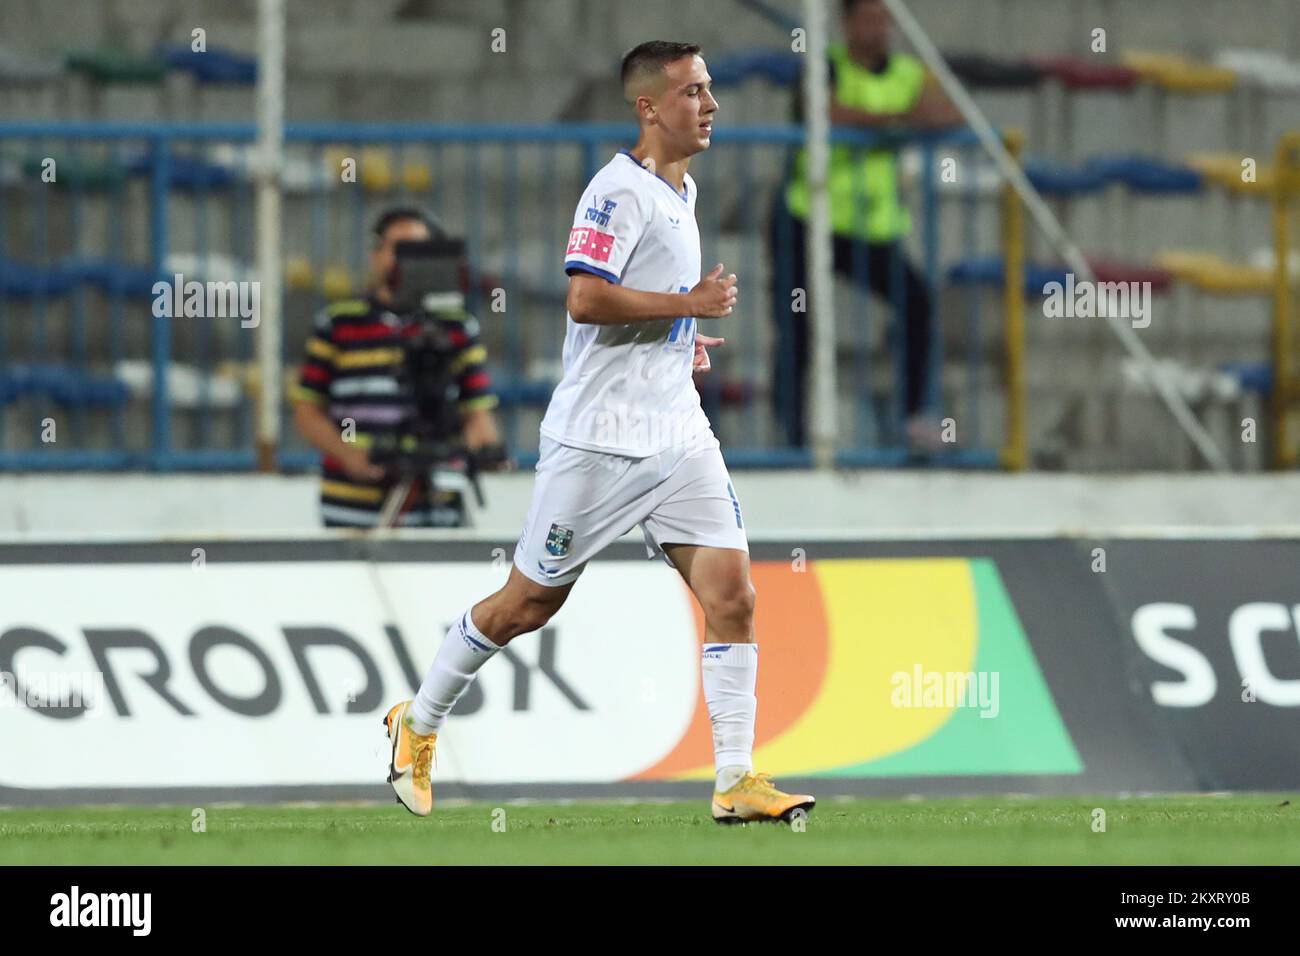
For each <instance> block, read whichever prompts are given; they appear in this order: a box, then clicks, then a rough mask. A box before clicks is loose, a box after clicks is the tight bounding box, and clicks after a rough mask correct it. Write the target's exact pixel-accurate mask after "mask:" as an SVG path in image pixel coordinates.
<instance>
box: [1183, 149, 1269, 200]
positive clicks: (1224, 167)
mask: <svg viewBox="0 0 1300 956" xmlns="http://www.w3.org/2000/svg"><path fill="white" fill-rule="evenodd" d="M1252 158H1254V159H1255V160H1256V162H1257V165H1256V167H1255V178H1254V180H1252V181H1246V180H1243V179H1242V178H1241V174H1242V172H1243V167H1242V165H1241V164H1242V161H1243V160H1244V159H1246V157H1245V156H1239V155H1237V154H1236V153H1193V154H1192V155H1191V156H1189V157H1187V165H1188V166H1190V167H1191V168H1192V169H1194V170H1196V171H1197V172H1198V173H1200V174H1201V175H1202V176H1204V177H1205V179H1206V180H1207V181H1209V182H1211V183H1213V184H1214V185H1216V186H1219V187H1220V188H1222V189H1226V190H1228V191H1229V192H1234V193H1243V194H1252V193H1266V192H1268V191H1269V190H1271V189H1272V188H1273V183H1274V181H1275V179H1276V173H1275V171H1274V169H1273V167H1272V166H1263V165H1258V160H1259V158H1260V157H1258V156H1256V157H1252Z"/></svg>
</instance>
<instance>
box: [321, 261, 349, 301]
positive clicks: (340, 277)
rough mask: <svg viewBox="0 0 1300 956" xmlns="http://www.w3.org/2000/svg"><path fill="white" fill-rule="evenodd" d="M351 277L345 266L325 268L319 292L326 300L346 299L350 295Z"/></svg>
mask: <svg viewBox="0 0 1300 956" xmlns="http://www.w3.org/2000/svg"><path fill="white" fill-rule="evenodd" d="M352 288H353V285H352V277H351V276H350V275H349V274H348V270H347V267H345V266H339V265H334V266H326V267H325V272H324V274H323V275H322V276H321V291H322V292H323V293H325V298H327V299H346V298H349V297H350V296H351V295H352Z"/></svg>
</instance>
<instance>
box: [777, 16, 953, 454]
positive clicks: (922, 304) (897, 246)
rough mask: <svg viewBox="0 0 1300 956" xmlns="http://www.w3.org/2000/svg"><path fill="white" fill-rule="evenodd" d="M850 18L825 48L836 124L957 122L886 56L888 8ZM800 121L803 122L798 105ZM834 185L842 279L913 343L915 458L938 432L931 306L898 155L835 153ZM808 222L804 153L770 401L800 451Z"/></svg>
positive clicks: (785, 238)
mask: <svg viewBox="0 0 1300 956" xmlns="http://www.w3.org/2000/svg"><path fill="white" fill-rule="evenodd" d="M843 12H844V16H843V28H844V37H845V42H844V43H841V44H833V45H832V46H831V47H830V49H829V51H828V53H829V61H830V64H829V65H830V75H831V81H830V82H831V108H830V120H831V123H833V124H834V125H836V126H856V127H860V128H866V129H876V130H880V129H891V128H911V129H918V128H920V129H924V128H931V129H932V128H936V127H942V126H954V125H957V124H959V123H961V121H962V119H961V114H959V113H958V112H957V109H956V107H954V106H953V105H952V103H951V102H950V101H949V100H948V98H947V97H946V96H945V95H944V93H943V92H942V90H940V88H939V86H938V84H937V83H936V82H935V81H934V80H933V78H932V77H931V76H930V75H929V74H928V73H927V71H926V69H925V67H924V66H923V65H922V63H921V62H920V61H919V60H917V59H916V58H915V57H912V56H909V55H908V54H906V53H898V52H894V51H891V50H890V49H889V11H888V10H887V8H886V7H885V5H884V3H882V2H881V0H844V2H843ZM796 121H802V97H800V98H799V99H798V101H797V102H796ZM828 177H829V178H828V190H829V198H830V214H831V228H832V231H833V232H834V239H833V250H834V268H835V271H836V272H837V273H839V274H840V275H843V276H847V277H849V278H851V279H852V280H853V281H854V282H857V283H859V284H861V285H864V286H865V287H867V288H869V289H871V291H872V292H874V293H876V294H877V295H879V296H882V297H884V298H885V300H886V301H888V302H890V303H891V304H893V305H894V309H895V321H896V325H895V332H894V334H896V335H897V334H905V335H906V349H905V354H906V376H907V377H906V388H905V390H904V391H905V403H906V414H907V423H906V439H907V442H908V444H909V445H910V446H911V447H912V448H913V449H920V450H924V449H933V448H934V447H935V446H936V445H937V443H938V424H937V419H936V418H934V417H933V416H931V415H929V414H928V413H927V410H926V407H925V404H926V394H927V388H928V371H929V361H930V297H929V294H928V292H927V290H926V286H925V282H924V281H923V280H922V278H921V277H920V276H919V275H918V274H917V271H916V269H915V268H913V266H912V264H911V263H910V262H909V261H908V259H907V256H906V254H905V252H904V250H903V240H904V239H905V238H906V236H907V235H908V233H909V232H910V231H911V216H910V215H909V213H908V210H907V209H905V208H904V207H903V206H902V204H901V203H900V201H899V197H898V181H897V180H898V170H897V161H896V154H895V151H894V150H891V149H863V148H860V147H854V146H832V147H831V156H830V168H829V171H828ZM807 217H808V180H807V155H806V150H800V151H799V153H798V155H797V156H796V157H795V161H794V166H793V170H792V174H791V176H790V178H789V180H788V181H787V182H786V184H785V188H784V189H783V190H782V191H781V193H780V194H779V195H778V197H777V202H776V204H775V208H774V209H773V215H772V220H771V230H770V235H769V242H770V249H771V254H772V301H773V316H774V318H775V320H776V329H777V335H776V361H775V365H776V375H775V385H774V389H773V396H772V397H773V404H774V408H775V412H776V416H777V420H778V421H779V422H781V424H782V425H783V427H784V429H785V433H786V439H787V441H788V442H789V443H790V444H791V445H796V446H797V445H803V444H805V443H806V439H807V436H806V432H805V425H806V423H805V421H804V407H805V395H804V384H805V380H806V377H807V368H808V356H809V344H810V343H809V326H810V324H811V319H810V318H809V316H808V314H807V312H806V311H802V310H800V309H798V308H796V305H797V303H798V302H799V301H801V300H802V299H803V297H796V296H795V295H794V290H796V289H807V244H806V234H805V227H806V220H807ZM900 320H901V321H900Z"/></svg>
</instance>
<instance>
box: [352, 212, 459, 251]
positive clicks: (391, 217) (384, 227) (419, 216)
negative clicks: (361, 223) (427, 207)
mask: <svg viewBox="0 0 1300 956" xmlns="http://www.w3.org/2000/svg"><path fill="white" fill-rule="evenodd" d="M408 220H409V221H414V222H422V223H424V227H425V228H426V229H428V230H429V234H430V235H431V236H434V237H436V236H438V234H439V233H441V232H442V230H441V229H440V228H439V227H438V223H437V222H436V221H435V220H434V218H433V217H432V216H430V215H429V214H428V213H427V212H425V211H424V210H423V209H421V208H420V207H419V206H392V207H390V208H388V209H385V210H384V211H383V212H381V213H380V214H379V218H378V219H376V220H375V224H374V226H373V227H372V228H371V230H370V231H371V233H372V234H373V235H374V237H375V244H376V245H380V244H382V243H383V241H384V236H385V235H386V234H387V233H388V228H389V227H390V226H392V225H393V224H394V223H398V222H407V221H408Z"/></svg>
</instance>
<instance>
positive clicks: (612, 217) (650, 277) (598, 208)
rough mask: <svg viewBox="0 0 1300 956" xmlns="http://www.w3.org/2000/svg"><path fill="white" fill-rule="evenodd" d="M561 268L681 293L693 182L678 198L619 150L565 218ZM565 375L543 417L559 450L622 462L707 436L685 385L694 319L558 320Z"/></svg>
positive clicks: (691, 227) (689, 256)
mask: <svg viewBox="0 0 1300 956" xmlns="http://www.w3.org/2000/svg"><path fill="white" fill-rule="evenodd" d="M564 270H565V272H566V273H568V274H569V275H573V274H574V273H576V272H589V273H592V274H594V275H598V276H600V277H601V278H603V279H606V280H608V281H610V282H613V283H617V284H618V285H622V286H626V287H627V288H629V289H641V290H644V291H647V292H687V291H689V290H690V289H691V288H692V287H694V286H695V284H696V283H698V282H699V281H700V232H699V228H698V227H697V226H696V224H695V181H694V180H693V179H691V177H690V176H689V175H687V176H686V179H685V194H684V195H683V194H682V193H679V192H677V190H676V189H675V188H674V187H673V185H672V184H671V183H669V182H668V181H667V180H665V179H663V178H662V177H660V176H658V175H656V174H655V173H652V172H650V171H649V170H647V169H644V168H642V166H641V165H640V164H639V163H638V162H637V161H636V159H635V158H634V157H633V156H632V154H631V153H629V152H628V151H627V150H622V151H620V152H619V153H618V154H616V155H615V156H614V158H613V159H611V160H610V161H609V163H608V164H606V166H605V167H604V168H603V169H601V170H600V171H599V172H598V173H596V175H595V177H594V178H593V179H592V180H591V182H590V183H589V184H588V185H587V188H586V190H585V191H584V192H583V195H582V198H581V199H580V200H579V201H578V208H577V210H576V211H575V212H574V215H573V229H572V231H571V232H570V233H569V246H568V250H567V254H566V256H565V263H564ZM566 320H567V321H566V323H565V333H564V376H563V378H562V379H561V380H560V384H559V385H557V386H556V388H555V393H554V394H553V395H552V396H551V403H550V405H549V406H548V407H547V409H546V415H545V417H544V418H543V419H542V424H541V432H542V434H543V435H544V436H546V437H548V438H551V439H553V440H554V441H556V442H559V443H560V444H563V445H570V446H572V447H575V448H585V449H588V450H591V451H600V452H607V453H610V454H616V455H624V456H627V457H631V458H644V457H647V456H650V455H655V454H658V453H659V452H661V451H663V450H664V449H666V448H668V447H670V446H672V445H679V444H689V443H691V442H692V441H695V440H699V439H702V438H703V437H705V436H704V433H708V437H709V438H711V437H712V433H711V431H710V429H709V420H708V417H707V416H706V415H705V414H704V410H703V409H702V408H701V407H700V396H699V393H698V392H697V391H696V390H695V383H694V381H693V380H692V378H691V374H692V365H693V363H694V355H695V319H694V318H690V317H685V318H679V319H675V320H674V319H665V320H663V321H658V322H634V323H631V324H628V325H592V324H579V323H577V322H574V321H573V317H572V316H571V315H567V314H566Z"/></svg>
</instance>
